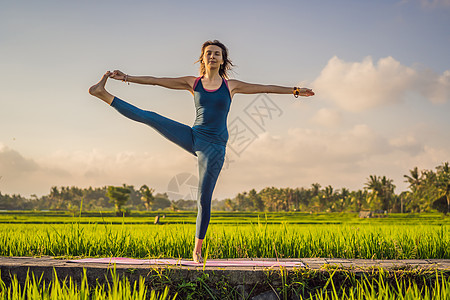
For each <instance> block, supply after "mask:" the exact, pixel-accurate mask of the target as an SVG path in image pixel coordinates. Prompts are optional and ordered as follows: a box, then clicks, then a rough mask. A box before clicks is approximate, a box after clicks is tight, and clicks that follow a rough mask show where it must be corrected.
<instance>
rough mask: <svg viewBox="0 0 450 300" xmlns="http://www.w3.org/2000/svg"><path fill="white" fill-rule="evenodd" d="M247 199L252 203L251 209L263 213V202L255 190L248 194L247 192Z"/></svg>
mask: <svg viewBox="0 0 450 300" xmlns="http://www.w3.org/2000/svg"><path fill="white" fill-rule="evenodd" d="M248 198H249V200H250V201H251V202H252V203H253V207H254V208H255V209H256V210H257V211H264V202H263V201H262V199H261V197H260V196H259V195H258V193H257V192H256V190H255V189H252V190H250V192H248Z"/></svg>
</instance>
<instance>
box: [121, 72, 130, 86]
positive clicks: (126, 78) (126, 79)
mask: <svg viewBox="0 0 450 300" xmlns="http://www.w3.org/2000/svg"><path fill="white" fill-rule="evenodd" d="M122 81H123V82H126V83H127V84H128V85H130V82H129V81H128V74H125V77H124V78H123V80H122Z"/></svg>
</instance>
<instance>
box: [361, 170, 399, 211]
mask: <svg viewBox="0 0 450 300" xmlns="http://www.w3.org/2000/svg"><path fill="white" fill-rule="evenodd" d="M366 189H367V190H369V191H371V194H370V196H369V203H370V204H371V207H372V208H374V209H381V210H386V211H387V210H389V209H390V207H391V204H392V202H393V200H394V195H395V194H394V189H395V185H394V184H393V180H392V179H388V178H387V177H386V176H383V177H381V176H380V177H378V176H376V175H370V176H369V178H368V181H367V183H366Z"/></svg>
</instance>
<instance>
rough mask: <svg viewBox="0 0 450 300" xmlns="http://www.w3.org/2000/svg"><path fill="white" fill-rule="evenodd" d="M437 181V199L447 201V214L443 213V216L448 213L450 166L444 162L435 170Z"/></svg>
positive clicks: (449, 202)
mask: <svg viewBox="0 0 450 300" xmlns="http://www.w3.org/2000/svg"><path fill="white" fill-rule="evenodd" d="M436 169H437V181H436V187H437V190H438V193H439V197H440V198H439V199H441V198H446V200H447V212H445V211H444V214H447V213H448V212H450V166H449V163H448V162H446V163H444V164H442V166H438V167H437V168H436Z"/></svg>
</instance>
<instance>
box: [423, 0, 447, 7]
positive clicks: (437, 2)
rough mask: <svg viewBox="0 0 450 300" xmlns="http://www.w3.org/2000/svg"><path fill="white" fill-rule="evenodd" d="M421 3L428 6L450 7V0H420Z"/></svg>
mask: <svg viewBox="0 0 450 300" xmlns="http://www.w3.org/2000/svg"><path fill="white" fill-rule="evenodd" d="M420 3H421V4H422V6H423V7H426V8H439V7H450V0H420Z"/></svg>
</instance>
